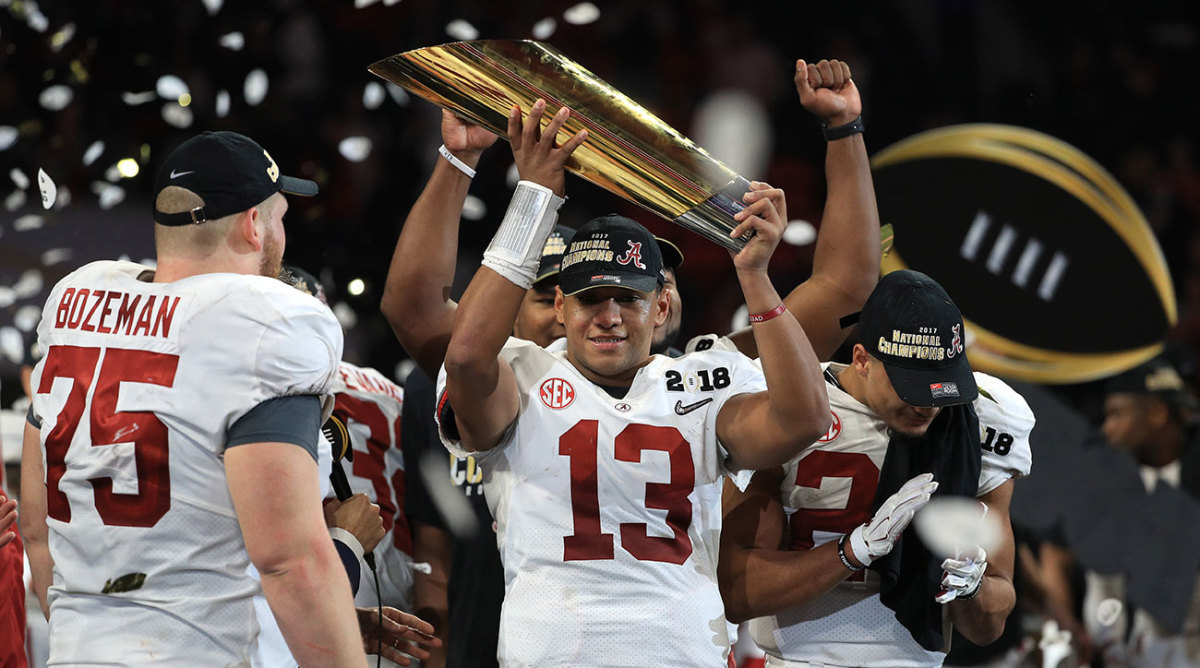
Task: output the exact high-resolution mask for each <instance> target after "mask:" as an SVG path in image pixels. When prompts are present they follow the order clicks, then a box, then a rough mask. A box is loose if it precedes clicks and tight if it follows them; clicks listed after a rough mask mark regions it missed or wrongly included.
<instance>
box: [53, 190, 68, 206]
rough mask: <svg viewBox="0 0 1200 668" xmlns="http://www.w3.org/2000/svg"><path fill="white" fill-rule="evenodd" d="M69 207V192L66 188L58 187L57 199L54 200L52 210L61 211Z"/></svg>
mask: <svg viewBox="0 0 1200 668" xmlns="http://www.w3.org/2000/svg"><path fill="white" fill-rule="evenodd" d="M65 206H71V190H70V189H69V188H67V187H66V186H59V187H58V197H56V198H54V208H56V209H61V208H63V207H65Z"/></svg>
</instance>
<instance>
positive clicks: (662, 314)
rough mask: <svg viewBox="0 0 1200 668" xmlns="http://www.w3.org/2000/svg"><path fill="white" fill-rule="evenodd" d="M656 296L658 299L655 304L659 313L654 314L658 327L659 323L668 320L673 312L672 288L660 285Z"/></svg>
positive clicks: (655, 324)
mask: <svg viewBox="0 0 1200 668" xmlns="http://www.w3.org/2000/svg"><path fill="white" fill-rule="evenodd" d="M655 298H656V299H657V302H656V304H655V306H656V308H657V309H658V311H657V313H655V314H654V326H655V327H658V326H659V325H661V324H663V323H664V322H666V321H667V316H668V315H670V312H671V288H668V287H667V286H665V285H663V286H660V287H659V288H658V292H656V293H655Z"/></svg>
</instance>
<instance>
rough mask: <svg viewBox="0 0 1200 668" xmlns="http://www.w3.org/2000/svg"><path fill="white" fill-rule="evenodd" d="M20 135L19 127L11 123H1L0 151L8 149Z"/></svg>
mask: <svg viewBox="0 0 1200 668" xmlns="http://www.w3.org/2000/svg"><path fill="white" fill-rule="evenodd" d="M19 135H20V133H19V132H17V129H16V128H14V127H13V126H11V125H0V151H5V150H7V149H8V148H9V147H10V146H12V145H13V144H15V143H17V137H18V136H19Z"/></svg>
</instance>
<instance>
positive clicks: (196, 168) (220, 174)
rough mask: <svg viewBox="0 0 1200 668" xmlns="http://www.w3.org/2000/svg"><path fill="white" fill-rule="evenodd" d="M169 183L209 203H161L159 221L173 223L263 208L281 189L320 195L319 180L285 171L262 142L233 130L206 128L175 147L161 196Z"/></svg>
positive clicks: (160, 182) (161, 180)
mask: <svg viewBox="0 0 1200 668" xmlns="http://www.w3.org/2000/svg"><path fill="white" fill-rule="evenodd" d="M168 186H178V187H180V188H185V189H187V190H190V191H192V192H193V193H195V194H196V195H198V196H199V197H200V199H202V200H204V205H203V206H199V207H196V208H195V209H192V210H190V211H183V212H180V213H164V212H162V211H159V210H158V208H157V207H155V209H154V221H155V222H156V223H159V224H160V225H169V226H180V225H191V224H194V223H203V222H204V221H206V220H214V219H216V218H223V217H225V216H228V215H230V214H234V213H238V212H239V211H245V210H247V209H249V208H251V207H254V206H257V205H259V204H261V203H262V202H263V200H265V199H267V198H268V197H270V196H271V195H273V194H275V193H277V192H284V193H288V194H290V195H302V196H305V197H311V196H313V195H316V194H317V184H316V183H314V182H312V181H309V180H306V179H297V178H294V177H291V176H283V175H281V174H280V173H279V167H278V166H277V165H276V164H275V160H274V159H272V158H271V155H270V154H269V153H267V152H266V150H264V149H263V147H262V146H259V145H258V142H256V141H254V140H253V139H251V138H249V137H247V136H245V135H243V134H239V133H237V132H229V131H220V132H204V133H202V134H199V135H196V136H195V137H192V138H191V139H189V140H187V141H185V142H183V144H180V146H179V148H177V149H175V150H174V151H172V152H171V155H169V156H167V160H166V162H165V163H163V166H162V168H161V169H159V172H158V178H157V179H156V180H155V182H154V196H155V198H156V199H157V197H158V194H159V193H160V192H162V190H163V189H164V188H166V187H168Z"/></svg>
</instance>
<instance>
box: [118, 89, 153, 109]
mask: <svg viewBox="0 0 1200 668" xmlns="http://www.w3.org/2000/svg"><path fill="white" fill-rule="evenodd" d="M157 97H158V96H157V95H155V94H154V92H152V91H146V92H144V93H131V92H129V91H125V92H124V93H121V101H122V102H124V103H125V104H127V105H129V106H131V107H136V106H138V105H139V104H146V103H147V102H153V101H154V100H155V98H157Z"/></svg>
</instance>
